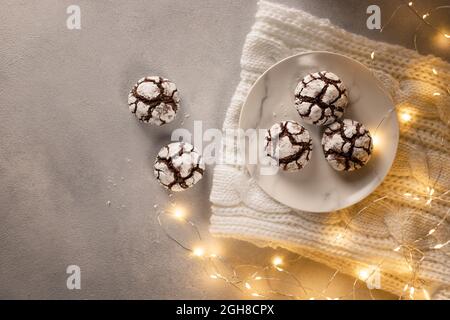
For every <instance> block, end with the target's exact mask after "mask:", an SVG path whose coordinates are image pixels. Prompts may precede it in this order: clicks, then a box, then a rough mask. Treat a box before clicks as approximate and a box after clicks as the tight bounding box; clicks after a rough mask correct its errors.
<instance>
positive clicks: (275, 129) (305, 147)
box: [264, 121, 312, 171]
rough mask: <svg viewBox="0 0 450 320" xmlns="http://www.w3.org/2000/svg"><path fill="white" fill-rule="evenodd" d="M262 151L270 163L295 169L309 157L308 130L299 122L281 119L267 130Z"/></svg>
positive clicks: (303, 164)
mask: <svg viewBox="0 0 450 320" xmlns="http://www.w3.org/2000/svg"><path fill="white" fill-rule="evenodd" d="M264 151H265V152H266V155H267V156H268V157H270V158H271V164H272V165H276V166H279V167H280V168H282V169H283V170H285V171H297V170H300V169H302V168H303V167H305V165H306V164H307V163H308V161H309V159H310V158H311V152H312V140H311V137H310V135H309V132H308V130H306V129H305V128H304V127H303V126H301V125H300V124H299V123H297V122H295V121H281V122H279V123H275V124H274V125H273V126H272V127H271V128H270V129H269V130H267V132H266V136H265V146H264Z"/></svg>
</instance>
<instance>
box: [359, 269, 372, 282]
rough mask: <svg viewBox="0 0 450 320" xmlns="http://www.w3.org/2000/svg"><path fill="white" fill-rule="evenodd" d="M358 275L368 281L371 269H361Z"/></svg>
mask: <svg viewBox="0 0 450 320" xmlns="http://www.w3.org/2000/svg"><path fill="white" fill-rule="evenodd" d="M358 276H359V278H360V279H361V280H363V281H366V280H367V278H369V271H367V270H365V269H362V270H359V272H358Z"/></svg>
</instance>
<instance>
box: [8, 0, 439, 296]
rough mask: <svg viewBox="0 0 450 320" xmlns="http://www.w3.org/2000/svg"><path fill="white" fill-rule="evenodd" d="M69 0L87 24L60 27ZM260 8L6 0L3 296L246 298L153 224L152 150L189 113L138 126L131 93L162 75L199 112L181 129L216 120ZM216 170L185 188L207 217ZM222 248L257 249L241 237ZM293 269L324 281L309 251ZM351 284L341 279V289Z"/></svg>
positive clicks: (315, 8) (360, 14)
mask: <svg viewBox="0 0 450 320" xmlns="http://www.w3.org/2000/svg"><path fill="white" fill-rule="evenodd" d="M283 2H285V3H288V4H291V5H294V6H297V7H300V8H304V9H306V10H308V11H310V12H312V13H315V14H318V15H321V16H324V17H329V18H330V19H331V20H332V21H333V22H335V23H337V24H339V25H341V26H343V27H345V28H347V29H348V30H350V31H354V32H358V33H362V34H365V35H368V36H371V37H373V38H376V39H386V40H388V41H390V42H397V43H401V44H405V45H409V44H410V43H411V42H410V40H411V34H407V33H405V32H403V31H401V30H400V29H398V31H391V32H386V33H385V34H382V35H380V34H378V33H377V32H376V31H369V30H367V29H366V27H365V19H366V14H365V8H366V7H367V5H368V4H370V2H368V1H358V0H351V1H350V0H349V1H339V5H338V4H337V1H324V0H320V1H312V0H310V1H307V0H304V1H283ZM376 2H378V3H388V1H384V2H382V1H376ZM441 2H442V1H441ZM436 3H438V2H436ZM69 4H78V5H80V7H81V13H82V30H78V31H71V30H68V29H67V28H66V25H65V21H66V17H67V15H66V13H65V11H66V7H67V6H68V5H69ZM349 8H351V9H349ZM382 8H383V7H382ZM386 8H387V9H386V10H392V8H393V7H392V5H389V7H386ZM255 10H256V1H244V0H242V1H236V0H234V1H200V0H196V1H167V0H161V1H159V0H158V1H156V0H154V1H135V0H133V1H120V2H119V1H81V0H79V1H56V0H55V1H49V0H46V1H12V0H11V1H5V0H3V1H2V10H1V11H0V35H1V36H0V37H1V42H2V45H1V48H0V50H1V52H0V119H1V121H2V125H1V126H0V137H1V138H0V148H1V149H0V181H1V183H0V298H56V299H58V298H83V299H85V298H88V299H89V298H130V299H131V298H163V299H164V298H239V297H241V295H239V294H238V293H237V292H235V291H234V290H233V289H231V288H229V287H224V286H223V285H221V284H215V283H212V281H210V280H209V279H207V277H205V276H204V274H203V273H202V271H201V270H200V269H199V268H198V267H196V266H197V264H196V262H194V261H191V260H190V259H189V258H186V255H185V253H184V252H182V251H180V250H179V249H178V248H177V247H175V246H174V244H173V243H171V242H170V241H168V240H167V239H166V238H165V237H164V235H163V234H162V233H161V231H160V229H159V227H158V226H157V223H156V221H155V217H154V214H153V208H152V207H153V204H155V203H161V204H162V203H164V202H165V201H166V200H167V193H166V192H165V191H164V190H163V189H162V188H161V187H160V186H159V185H158V184H157V183H156V182H155V181H154V180H153V176H152V168H151V166H152V162H153V158H154V156H155V154H156V152H157V150H159V148H160V147H161V146H162V145H164V144H165V143H167V142H168V140H169V138H170V133H171V131H172V130H173V129H174V128H177V127H178V126H180V125H181V124H180V122H181V120H182V118H183V112H181V114H180V116H179V117H178V120H177V121H175V122H174V123H172V124H170V125H167V126H165V127H163V128H155V127H151V126H148V125H144V124H139V123H138V122H137V121H135V119H134V117H133V116H132V115H131V114H130V113H129V112H128V110H127V104H126V97H127V93H128V90H129V88H130V87H131V86H132V85H133V83H134V82H135V81H136V80H137V79H138V78H140V77H142V76H145V75H150V74H159V75H162V76H166V77H169V78H170V79H173V80H174V81H175V82H176V83H177V85H178V87H179V88H180V90H181V95H182V99H183V101H182V108H183V111H184V112H186V113H189V114H191V117H190V118H189V119H186V120H185V123H184V127H186V128H188V129H190V128H192V123H193V121H194V120H197V119H201V120H203V121H204V123H203V125H204V127H205V128H206V127H220V126H221V122H222V119H223V116H224V111H225V108H226V106H227V105H228V103H229V100H230V98H231V96H232V93H233V90H234V88H235V86H236V85H237V83H238V80H239V57H240V53H241V48H242V45H243V43H244V39H245V35H246V34H247V32H248V31H249V29H250V26H251V25H252V23H253V16H254V13H255ZM408 23H409V22H408V19H404V21H403V22H402V23H400V25H399V26H398V28H400V27H405V25H407V24H408ZM127 159H130V160H129V161H128V160H127ZM210 180H211V168H210V169H209V172H208V177H207V178H206V179H204V181H202V183H199V184H198V185H197V186H196V187H195V188H194V189H193V190H189V191H187V192H186V193H184V194H180V195H179V196H178V197H177V200H178V201H179V202H181V203H183V202H188V201H189V206H190V208H191V212H193V213H194V215H195V219H196V220H198V221H199V222H200V224H202V225H206V224H207V222H208V217H209V214H210V212H209V202H208V199H207V197H208V193H209V189H210ZM108 200H110V201H111V202H112V204H111V206H110V207H108V206H107V205H106V202H107V201H108ZM224 246H226V247H227V248H228V249H230V250H233V248H234V249H236V248H238V249H239V252H238V254H241V255H244V256H245V255H250V254H251V255H253V256H254V255H255V249H254V248H253V247H251V246H250V245H247V244H240V243H236V242H234V241H230V242H229V243H228V244H226V245H224ZM236 251H237V250H236ZM258 252H259V253H260V255H258V257H260V258H261V259H264V258H266V256H270V254H271V253H270V250H260V251H258ZM70 264H77V265H79V266H80V267H81V271H82V290H79V291H76V290H74V291H69V290H67V289H66V286H65V281H66V276H67V275H66V273H65V268H66V267H67V265H70ZM299 272H301V273H302V274H303V275H305V277H306V278H308V279H312V282H311V285H314V286H318V287H320V285H323V284H324V283H326V278H325V276H326V275H330V270H329V269H327V268H325V267H321V266H319V265H317V264H315V263H311V262H305V263H304V264H303V265H302V267H301V270H300V271H299ZM350 282H351V281H350V280H349V279H348V278H344V277H342V278H340V279H339V280H338V284H337V288H336V289H335V290H337V292H338V291H342V290H344V289H342V288H346V287H347V288H348V285H349V284H350ZM382 296H384V297H387V295H382Z"/></svg>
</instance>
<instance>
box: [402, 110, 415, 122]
mask: <svg viewBox="0 0 450 320" xmlns="http://www.w3.org/2000/svg"><path fill="white" fill-rule="evenodd" d="M400 118H401V119H402V121H403V122H409V121H411V119H412V117H411V115H410V114H409V113H406V112H404V113H402V114H401V115H400Z"/></svg>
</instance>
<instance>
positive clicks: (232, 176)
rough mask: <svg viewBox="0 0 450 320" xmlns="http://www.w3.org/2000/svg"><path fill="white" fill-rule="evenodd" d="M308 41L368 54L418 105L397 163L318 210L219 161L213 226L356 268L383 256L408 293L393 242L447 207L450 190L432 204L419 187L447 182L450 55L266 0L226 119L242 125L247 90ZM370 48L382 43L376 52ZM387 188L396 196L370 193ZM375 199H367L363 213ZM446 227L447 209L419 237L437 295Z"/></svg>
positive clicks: (307, 47)
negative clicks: (340, 202) (362, 193)
mask: <svg viewBox="0 0 450 320" xmlns="http://www.w3.org/2000/svg"><path fill="white" fill-rule="evenodd" d="M307 51H329V52H335V53H339V54H343V55H345V56H348V57H351V58H353V59H355V60H358V61H359V62H361V63H363V64H365V65H366V66H368V67H369V68H371V69H372V70H373V73H374V75H375V76H376V77H377V78H378V79H379V80H381V82H382V83H383V85H384V87H385V89H386V91H387V92H388V93H389V94H390V95H391V96H392V99H393V101H394V102H395V105H396V110H397V112H400V111H401V110H404V109H405V108H407V110H408V112H409V113H410V114H411V115H412V117H413V121H412V123H411V124H408V125H406V124H404V125H401V126H400V143H399V148H398V154H397V157H396V159H395V161H394V165H393V167H392V169H391V171H390V173H389V174H388V176H387V177H386V179H385V181H384V182H383V183H382V184H381V186H380V187H378V188H377V189H376V190H375V192H374V193H373V194H372V195H371V196H369V197H368V198H367V199H365V200H363V201H362V202H360V203H358V204H356V205H354V206H352V207H350V208H347V209H344V210H340V211H337V212H330V213H325V214H318V213H308V212H300V211H296V210H293V209H291V208H288V207H286V206H285V205H283V204H281V203H278V202H277V201H275V200H274V199H272V198H271V197H270V196H268V195H267V194H266V193H265V192H264V191H262V189H261V188H260V187H259V186H258V185H257V184H256V182H255V181H254V180H252V179H251V178H250V176H249V174H248V172H247V171H246V169H245V168H243V167H241V166H234V165H229V164H218V165H216V167H215V169H214V178H213V187H212V191H211V196H210V200H211V202H212V204H213V205H212V211H213V214H212V216H211V225H210V232H211V233H212V234H213V235H215V236H222V237H233V238H237V239H241V240H245V241H250V242H253V243H255V244H257V245H259V246H274V247H283V248H286V249H288V250H291V251H293V252H296V253H299V254H301V255H304V256H306V257H308V258H310V259H313V260H315V261H318V262H320V263H324V264H326V265H328V266H330V267H332V268H336V269H338V270H340V271H341V272H343V273H346V274H349V275H352V276H355V271H356V270H358V268H361V267H365V266H367V265H379V264H380V263H381V287H382V289H383V290H387V291H390V292H392V293H394V294H397V295H401V294H402V291H403V288H404V285H405V283H408V282H409V281H410V280H411V272H410V271H409V269H408V265H407V263H406V262H405V258H404V254H402V250H399V251H394V250H393V249H394V248H396V247H397V246H398V245H399V244H404V243H407V242H408V241H414V240H415V239H417V238H420V237H422V236H426V235H427V233H428V232H429V230H430V229H431V228H433V227H434V226H435V225H436V224H438V223H439V221H442V220H443V219H444V217H446V214H447V212H448V210H449V209H450V204H449V203H450V202H449V200H450V199H449V197H447V198H445V197H443V198H442V199H444V200H439V199H436V200H434V201H433V202H432V203H431V204H430V205H428V206H425V205H424V202H425V201H426V199H425V198H423V196H422V195H423V194H424V193H426V192H428V191H429V189H427V187H428V188H429V187H430V186H431V187H432V188H434V190H435V195H441V194H442V193H444V192H445V191H446V190H448V189H449V184H450V172H449V168H448V164H449V163H450V147H449V144H448V141H449V137H450V134H449V130H448V124H449V123H450V112H449V111H450V103H449V99H448V93H447V88H446V85H447V84H448V83H450V65H449V64H448V63H446V62H444V61H443V60H441V59H439V58H436V57H433V56H422V55H419V54H418V53H416V52H415V51H412V50H409V49H406V48H403V47H400V46H396V45H390V44H386V43H381V42H376V41H373V40H369V39H367V38H365V37H362V36H359V35H355V34H352V33H349V32H347V31H345V30H343V29H340V28H338V27H336V26H334V25H332V24H331V23H330V22H329V21H328V20H325V19H319V18H317V17H314V16H311V15H310V14H307V13H305V12H302V11H300V10H296V9H290V8H287V7H285V6H281V5H278V4H273V3H270V2H265V1H261V2H259V3H258V11H257V13H256V22H255V24H254V25H253V27H252V29H251V32H250V33H249V34H248V35H247V39H246V41H245V45H244V48H243V53H242V59H241V67H242V72H241V81H240V83H239V85H238V87H237V89H236V92H235V94H234V96H233V98H232V101H231V104H230V106H229V108H228V110H227V113H226V117H225V121H224V124H223V129H236V128H237V127H238V119H239V115H240V111H241V107H242V105H243V103H244V101H245V98H246V96H247V94H248V91H249V89H250V87H251V85H252V84H253V83H254V82H255V80H256V79H257V78H258V77H259V76H260V75H261V74H262V73H263V72H264V71H265V70H267V69H268V68H269V67H270V66H272V65H273V64H274V63H276V62H278V61H280V60H282V59H284V58H286V57H288V56H291V55H294V54H296V53H300V52H307ZM373 51H375V52H376V53H375V59H373V60H372V59H371V53H372V52H373ZM433 68H435V70H437V71H438V76H436V75H435V74H433V72H432V69H433ZM436 93H439V94H440V95H437V94H436ZM224 143H225V144H229V143H233V142H230V141H225V142H224ZM226 149H227V150H233V148H229V147H227V148H226ZM405 194H411V195H412V196H411V197H412V198H408V197H405V196H404V195H405ZM416 194H418V195H420V196H419V198H420V200H417V198H416V197H415V195H416ZM385 195H388V196H389V198H388V199H386V200H383V201H379V202H376V203H373V200H375V199H379V198H380V197H383V196H385ZM414 198H416V200H414ZM368 205H370V206H369V208H368V209H366V210H364V211H363V212H362V213H360V214H356V213H357V212H358V211H359V210H360V209H362V208H364V207H366V206H368ZM339 233H341V234H343V235H344V236H343V238H342V239H337V238H336V235H337V234H339ZM448 233H449V223H448V219H445V220H444V222H443V223H442V224H441V225H440V227H439V228H438V229H437V230H436V231H435V232H434V233H433V234H432V235H431V236H427V237H426V240H424V241H420V242H417V246H418V247H419V249H420V250H421V251H422V252H423V253H424V254H425V255H424V258H423V261H422V263H421V264H420V268H419V278H420V279H422V280H423V281H424V284H425V286H426V287H427V288H431V290H432V291H434V292H435V296H434V298H440V299H445V298H450V294H449V293H450V290H449V289H448V288H449V287H448V286H449V285H450V268H449V266H450V258H449V253H450V250H449V247H450V246H446V247H444V248H442V249H441V250H433V249H430V248H432V247H433V245H435V244H436V243H442V242H445V241H446V240H448V239H449V234H448ZM420 258H421V256H420V257H413V259H417V260H420Z"/></svg>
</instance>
